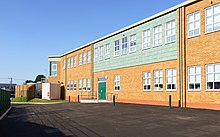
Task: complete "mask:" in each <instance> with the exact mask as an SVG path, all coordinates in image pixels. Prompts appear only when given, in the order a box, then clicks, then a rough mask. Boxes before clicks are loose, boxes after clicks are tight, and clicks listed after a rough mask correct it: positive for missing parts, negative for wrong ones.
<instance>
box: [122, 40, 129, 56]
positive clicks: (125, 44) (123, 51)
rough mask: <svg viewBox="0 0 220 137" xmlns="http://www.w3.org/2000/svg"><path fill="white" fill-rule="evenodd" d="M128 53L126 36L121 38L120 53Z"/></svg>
mask: <svg viewBox="0 0 220 137" xmlns="http://www.w3.org/2000/svg"><path fill="white" fill-rule="evenodd" d="M127 53H128V39H127V37H124V38H122V52H121V54H122V55H124V54H127Z"/></svg>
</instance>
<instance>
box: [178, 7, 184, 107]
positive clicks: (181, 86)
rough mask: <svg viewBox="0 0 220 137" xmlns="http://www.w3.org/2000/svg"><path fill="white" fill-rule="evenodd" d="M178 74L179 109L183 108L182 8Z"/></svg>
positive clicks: (180, 14)
mask: <svg viewBox="0 0 220 137" xmlns="http://www.w3.org/2000/svg"><path fill="white" fill-rule="evenodd" d="M179 10H180V11H179V18H180V19H179V21H180V23H179V27H180V28H179V30H180V31H179V48H180V50H179V58H180V60H179V68H180V70H179V73H180V107H183V59H182V8H180V9H179Z"/></svg>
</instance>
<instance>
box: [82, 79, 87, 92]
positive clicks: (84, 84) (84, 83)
mask: <svg viewBox="0 0 220 137" xmlns="http://www.w3.org/2000/svg"><path fill="white" fill-rule="evenodd" d="M83 91H86V79H83Z"/></svg>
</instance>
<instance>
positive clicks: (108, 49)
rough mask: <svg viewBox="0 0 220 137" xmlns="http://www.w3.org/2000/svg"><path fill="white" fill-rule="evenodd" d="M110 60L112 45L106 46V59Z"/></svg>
mask: <svg viewBox="0 0 220 137" xmlns="http://www.w3.org/2000/svg"><path fill="white" fill-rule="evenodd" d="M109 58H110V43H108V44H106V45H105V59H109Z"/></svg>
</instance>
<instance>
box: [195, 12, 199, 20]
mask: <svg viewBox="0 0 220 137" xmlns="http://www.w3.org/2000/svg"><path fill="white" fill-rule="evenodd" d="M199 19H200V12H197V13H195V20H199Z"/></svg>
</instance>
